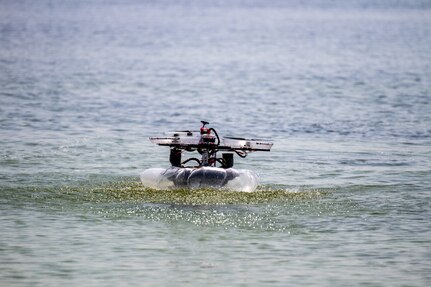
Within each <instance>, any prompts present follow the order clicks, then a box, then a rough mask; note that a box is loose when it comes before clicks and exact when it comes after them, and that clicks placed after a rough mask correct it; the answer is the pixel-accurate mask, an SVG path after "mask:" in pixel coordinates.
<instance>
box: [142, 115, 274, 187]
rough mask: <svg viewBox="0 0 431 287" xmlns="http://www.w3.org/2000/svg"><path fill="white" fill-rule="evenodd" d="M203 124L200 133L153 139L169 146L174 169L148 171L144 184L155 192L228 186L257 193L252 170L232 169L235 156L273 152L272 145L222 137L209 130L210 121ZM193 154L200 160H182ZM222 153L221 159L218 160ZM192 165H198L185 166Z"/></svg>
mask: <svg viewBox="0 0 431 287" xmlns="http://www.w3.org/2000/svg"><path fill="white" fill-rule="evenodd" d="M201 122H202V127H201V128H200V130H199V131H189V130H186V131H177V132H168V133H166V136H164V137H150V141H151V142H152V143H155V144H157V145H159V146H167V147H170V156H169V161H170V163H171V165H172V166H171V168H168V169H157V168H152V169H147V170H145V171H144V172H143V173H142V174H141V180H142V182H143V184H144V185H145V186H147V187H150V188H155V189H165V188H168V189H169V188H175V187H180V188H185V187H190V188H199V187H215V188H220V187H225V188H226V189H233V190H243V191H251V190H254V189H255V188H256V187H257V183H258V180H257V176H256V174H255V173H254V172H252V171H249V170H236V169H233V165H234V154H237V155H238V156H240V157H242V158H245V157H246V156H247V155H248V154H249V153H251V152H256V151H270V150H271V147H272V145H273V143H272V142H269V141H266V140H262V139H246V138H237V137H222V138H220V137H219V135H218V133H217V131H216V130H215V129H214V128H208V127H207V125H208V124H209V122H206V121H201ZM194 151H197V152H198V153H199V154H200V156H201V157H200V158H196V157H191V158H188V159H186V160H184V161H182V154H183V152H194ZM219 152H220V153H222V156H221V157H217V154H218V153H219ZM191 162H193V163H195V165H192V166H186V164H188V163H191ZM217 165H218V166H217Z"/></svg>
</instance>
